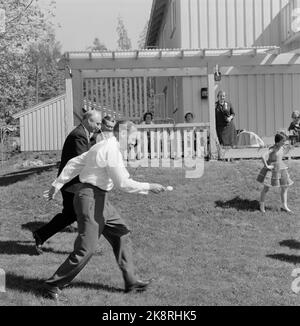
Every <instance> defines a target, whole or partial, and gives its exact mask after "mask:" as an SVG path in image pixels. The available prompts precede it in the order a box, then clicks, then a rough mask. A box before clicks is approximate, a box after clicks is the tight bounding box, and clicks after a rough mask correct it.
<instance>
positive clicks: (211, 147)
mask: <svg viewBox="0 0 300 326" xmlns="http://www.w3.org/2000/svg"><path fill="white" fill-rule="evenodd" d="M59 65H60V68H61V69H64V70H65V73H66V94H65V95H63V96H60V97H58V98H57V103H56V99H53V100H50V101H48V102H46V103H44V104H41V105H39V106H37V107H36V108H32V109H30V110H26V112H23V113H19V114H17V115H15V117H19V118H20V120H21V123H20V126H21V149H22V150H51V149H61V148H59V147H61V145H62V142H63V140H64V137H65V136H66V135H67V134H68V133H69V132H70V131H71V130H72V128H73V127H74V125H76V124H77V123H78V122H79V121H80V118H81V116H82V113H83V109H84V110H87V109H91V108H94V109H98V110H100V111H101V112H102V113H103V115H106V114H112V115H114V116H116V117H117V118H121V119H130V120H133V121H141V117H142V115H143V114H144V113H145V112H147V111H149V110H150V109H151V107H150V105H149V90H150V87H149V83H151V80H153V78H157V77H168V78H174V77H184V76H202V77H203V76H206V78H207V85H208V107H209V121H203V122H199V123H192V124H190V123H189V124H185V123H175V121H174V120H173V119H172V117H169V116H166V115H165V113H164V112H163V110H160V109H159V107H160V104H161V103H160V102H159V97H158V98H157V99H158V101H157V102H156V103H155V104H154V107H155V110H156V111H155V113H156V121H155V122H156V123H155V124H153V125H140V124H137V127H138V130H139V135H138V137H137V139H138V140H139V141H138V144H137V158H141V157H142V158H143V157H150V158H152V159H153V158H181V157H187V156H196V157H203V156H208V157H210V158H221V159H230V158H254V157H259V156H261V153H262V151H263V150H265V149H264V148H221V147H220V146H219V144H218V140H217V136H216V129H215V99H216V88H217V84H216V82H215V72H216V69H220V68H221V67H228V68H230V67H233V68H234V69H241V70H243V69H247V70H248V71H249V69H253V70H255V71H256V72H257V71H258V70H259V71H260V72H261V73H268V74H272V73H282V72H284V73H290V74H296V73H298V74H299V72H300V69H299V67H300V57H299V55H298V54H295V53H282V54H281V53H279V49H278V48H277V47H259V48H231V49H215V50H212V49H194V50H190V49H189V50H184V49H152V50H136V51H104V52H67V53H65V55H64V58H63V59H62V60H61V61H60V63H59ZM230 71H231V69H227V72H226V74H228V75H229V74H230ZM152 88H153V85H152ZM59 108H62V110H60V112H58V110H59ZM38 111H40V112H38ZM46 111H47V114H44V113H43V112H46ZM56 117H59V118H60V126H61V127H60V128H61V129H63V130H61V131H60V133H59V132H58V131H59V130H58V129H59V127H58V126H57V123H56V122H57V121H55V118H56ZM49 118H50V119H49ZM37 120H39V121H42V125H44V126H46V125H47V124H48V126H47V128H44V129H47V130H48V135H45V134H43V132H44V130H37V129H43V128H38V125H39V124H38V123H37ZM49 124H50V125H49ZM51 124H52V127H51ZM34 126H37V128H36V130H35V131H34ZM31 130H33V131H31ZM55 130H56V131H57V132H56V133H57V134H59V135H60V136H59V137H60V138H59V140H58V139H56V138H55V133H53V131H55ZM38 132H40V133H42V134H41V137H39V135H38ZM22 138H23V140H22ZM26 139H27V140H26ZM30 139H31V141H30ZM33 139H39V141H34V140H33ZM148 142H150V144H148ZM289 156H290V157H296V156H300V148H295V149H293V150H292V151H291V152H290V153H289Z"/></svg>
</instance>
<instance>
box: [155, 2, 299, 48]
mask: <svg viewBox="0 0 300 326" xmlns="http://www.w3.org/2000/svg"><path fill="white" fill-rule="evenodd" d="M294 2H295V3H296V0H292V4H289V0H181V1H180V5H181V12H180V21H181V26H182V28H181V40H182V41H181V44H180V46H179V47H182V48H226V47H250V46H264V45H265V46H267V45H278V46H280V45H281V44H282V42H283V41H284V40H285V39H286V38H287V35H288V30H290V26H291V22H292V20H291V8H292V6H295V4H294ZM168 19H169V16H168V15H167V18H166V21H167V22H166V26H168ZM289 35H290V32H289ZM160 45H161V46H162V47H168V44H167V43H166V42H165V43H164V44H162V43H161V44H160Z"/></svg>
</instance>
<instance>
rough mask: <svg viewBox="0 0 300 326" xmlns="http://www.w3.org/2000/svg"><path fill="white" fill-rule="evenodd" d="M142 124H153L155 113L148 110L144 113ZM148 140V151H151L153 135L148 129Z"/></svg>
mask: <svg viewBox="0 0 300 326" xmlns="http://www.w3.org/2000/svg"><path fill="white" fill-rule="evenodd" d="M141 124H142V125H153V124H154V122H153V113H152V112H146V113H144V115H143V122H142V123H141ZM147 140H148V153H151V136H150V131H149V130H148V131H147Z"/></svg>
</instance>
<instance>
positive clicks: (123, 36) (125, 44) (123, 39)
mask: <svg viewBox="0 0 300 326" xmlns="http://www.w3.org/2000/svg"><path fill="white" fill-rule="evenodd" d="M117 33H118V37H119V38H118V48H119V50H130V49H131V41H130V38H129V37H128V34H127V30H126V28H125V25H124V22H123V19H122V18H121V17H120V16H119V17H118V26H117Z"/></svg>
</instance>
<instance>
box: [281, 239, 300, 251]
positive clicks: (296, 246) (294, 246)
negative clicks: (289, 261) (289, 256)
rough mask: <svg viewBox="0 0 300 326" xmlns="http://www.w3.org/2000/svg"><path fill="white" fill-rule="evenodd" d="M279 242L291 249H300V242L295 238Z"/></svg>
mask: <svg viewBox="0 0 300 326" xmlns="http://www.w3.org/2000/svg"><path fill="white" fill-rule="evenodd" d="M279 244H280V246H282V247H288V248H290V249H300V242H299V241H296V240H293V239H290V240H283V241H280V242H279Z"/></svg>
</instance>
